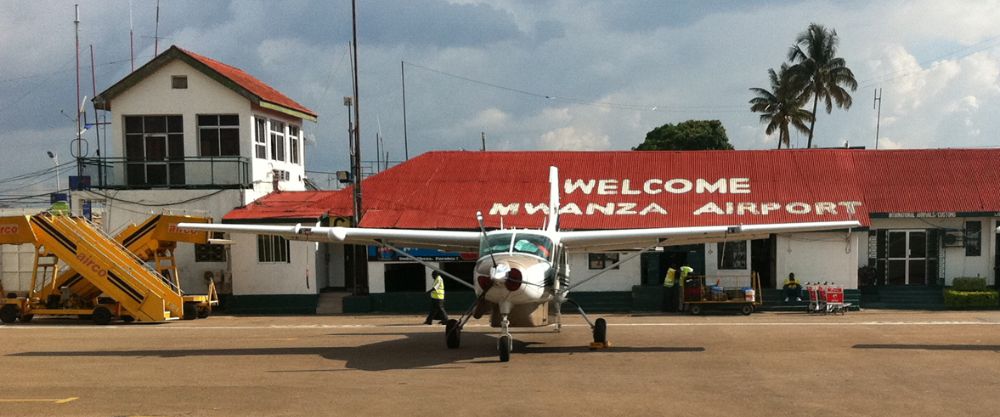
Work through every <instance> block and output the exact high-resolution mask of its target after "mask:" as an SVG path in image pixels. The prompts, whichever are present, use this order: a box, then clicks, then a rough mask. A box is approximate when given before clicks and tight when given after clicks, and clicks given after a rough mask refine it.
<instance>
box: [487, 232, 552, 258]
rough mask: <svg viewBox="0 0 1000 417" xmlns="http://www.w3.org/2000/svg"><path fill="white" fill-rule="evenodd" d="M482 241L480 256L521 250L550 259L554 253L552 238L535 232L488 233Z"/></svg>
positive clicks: (520, 251)
mask: <svg viewBox="0 0 1000 417" xmlns="http://www.w3.org/2000/svg"><path fill="white" fill-rule="evenodd" d="M482 243H483V244H481V245H480V249H479V256H486V255H489V254H499V253H508V252H519V253H527V254H531V255H535V256H539V257H542V258H545V259H549V258H550V255H551V254H552V240H551V239H549V238H548V237H545V236H543V235H539V234H533V233H516V232H515V233H496V234H491V235H487V236H486V238H485V241H484V242H482Z"/></svg>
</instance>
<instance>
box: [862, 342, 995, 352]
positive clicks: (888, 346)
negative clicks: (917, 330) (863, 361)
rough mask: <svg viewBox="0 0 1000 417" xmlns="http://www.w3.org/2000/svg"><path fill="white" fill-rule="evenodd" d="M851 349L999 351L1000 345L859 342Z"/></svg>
mask: <svg viewBox="0 0 1000 417" xmlns="http://www.w3.org/2000/svg"><path fill="white" fill-rule="evenodd" d="M852 348H853V349H885V350H960V351H961V350H965V351H987V352H998V353H1000V345H926V344H901V343H900V344H859V345H854V346H852Z"/></svg>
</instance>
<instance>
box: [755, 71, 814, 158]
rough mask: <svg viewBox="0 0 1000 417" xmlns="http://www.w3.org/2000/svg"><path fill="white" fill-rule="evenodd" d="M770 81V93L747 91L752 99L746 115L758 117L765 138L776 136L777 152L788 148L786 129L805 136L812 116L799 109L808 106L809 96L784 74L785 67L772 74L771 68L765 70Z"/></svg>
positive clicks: (762, 90)
mask: <svg viewBox="0 0 1000 417" xmlns="http://www.w3.org/2000/svg"><path fill="white" fill-rule="evenodd" d="M767 73H768V76H769V78H770V80H771V89H770V90H767V89H764V88H751V89H750V91H752V92H753V93H754V94H755V95H756V97H754V98H752V99H750V111H752V112H757V113H761V115H760V122H761V123H766V124H767V128H765V130H764V132H765V133H767V134H768V135H770V134H772V133H774V132H775V131H777V132H778V149H781V145H782V144H784V145H785V147H786V148H787V147H788V146H789V140H790V137H789V133H788V127H789V126H792V127H794V128H795V129H796V130H798V131H799V132H801V133H807V132H809V127H808V126H806V123H807V122H810V121H812V117H813V115H812V113H810V112H809V110H806V109H803V108H802V106H804V105H805V104H806V103H808V102H809V95H810V94H809V93H808V92H807V91H805V90H804V89H803V88H802V79H801V78H798V77H795V76H794V74H793V73H792V72H791V71H789V70H788V64H781V68H780V70H779V71H778V72H777V73H776V72H774V68H771V69H768V70H767Z"/></svg>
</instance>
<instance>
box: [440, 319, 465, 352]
mask: <svg viewBox="0 0 1000 417" xmlns="http://www.w3.org/2000/svg"><path fill="white" fill-rule="evenodd" d="M444 337H445V342H446V344H447V345H448V349H458V346H459V345H461V344H462V329H461V328H459V327H458V320H455V319H451V320H448V322H446V323H445V324H444Z"/></svg>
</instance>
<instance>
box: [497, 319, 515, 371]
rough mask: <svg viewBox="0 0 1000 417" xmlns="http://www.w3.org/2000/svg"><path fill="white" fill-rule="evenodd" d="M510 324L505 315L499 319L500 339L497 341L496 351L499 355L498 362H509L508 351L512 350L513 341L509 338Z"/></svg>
mask: <svg viewBox="0 0 1000 417" xmlns="http://www.w3.org/2000/svg"><path fill="white" fill-rule="evenodd" d="M509 325H510V322H509V321H508V320H507V315H506V314H504V315H503V316H502V317H501V318H500V339H497V351H499V353H500V362H509V361H510V351H512V350H514V339H512V338H511V337H510V329H509Z"/></svg>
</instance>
